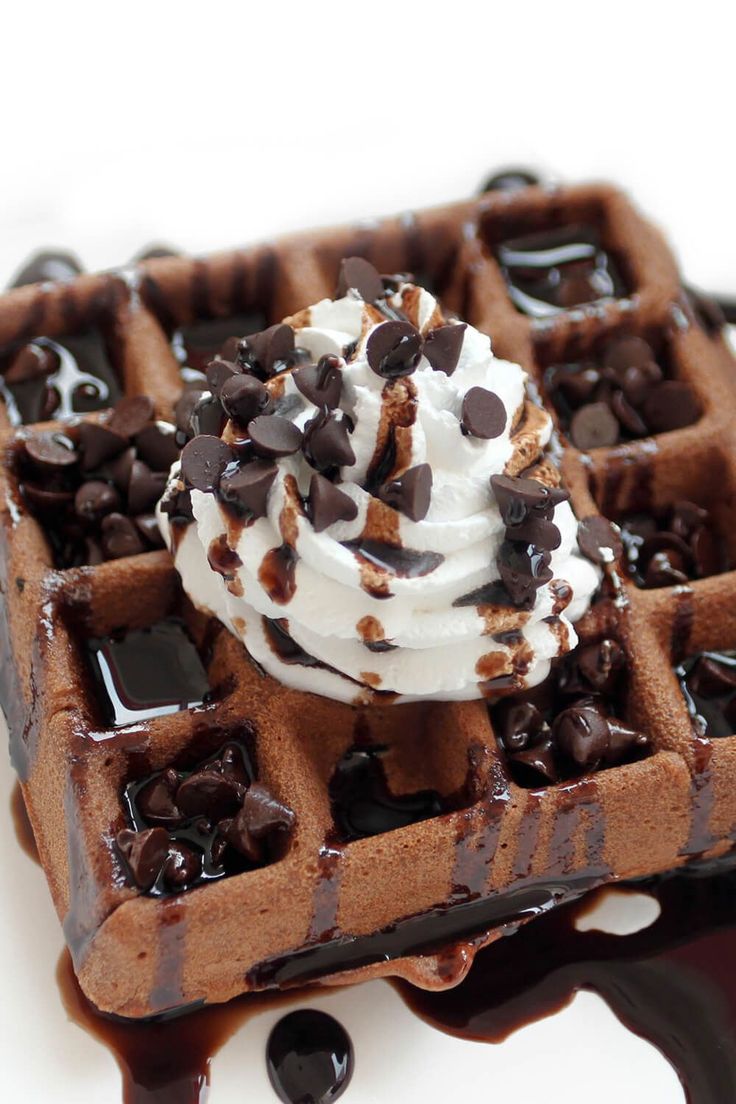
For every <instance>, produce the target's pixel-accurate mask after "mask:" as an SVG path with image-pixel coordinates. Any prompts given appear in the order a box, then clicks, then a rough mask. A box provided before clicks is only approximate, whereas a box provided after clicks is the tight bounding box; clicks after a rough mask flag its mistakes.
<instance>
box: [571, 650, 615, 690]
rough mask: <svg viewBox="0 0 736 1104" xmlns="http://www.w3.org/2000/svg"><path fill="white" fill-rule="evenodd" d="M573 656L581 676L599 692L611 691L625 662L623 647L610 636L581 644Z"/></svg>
mask: <svg viewBox="0 0 736 1104" xmlns="http://www.w3.org/2000/svg"><path fill="white" fill-rule="evenodd" d="M574 658H575V663H576V664H577V667H578V670H579V671H580V673H581V675H582V676H583V678H584V679H585V680H586V682H587V683H588V684H589V685H590V686H591V687H592V689H593V690H596V691H598V693H600V694H610V693H612V692H613V690H614V689H615V687H616V684H617V682H618V680H619V677H620V675H621V672H622V670H623V668H624V666H625V664H626V655H625V653H624V650H623V648H622V647H621V645H620V644H619V643H617V641H615V640H611V639H610V638H606V639H604V640H599V641H597V643H594V644H583V645H581V646H580V647H579V648H578V649H577V650H576V651H575V653H574Z"/></svg>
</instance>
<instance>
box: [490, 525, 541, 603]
mask: <svg viewBox="0 0 736 1104" xmlns="http://www.w3.org/2000/svg"><path fill="white" fill-rule="evenodd" d="M549 562H550V554H549V552H544V551H541V550H540V549H537V548H535V547H534V545H527V544H523V543H521V542H518V541H513V540H505V541H504V542H503V544H502V545H501V548H500V549H499V553H498V570H499V573H500V575H501V579H502V581H503V584H504V586H505V587H506V589H507V590H508V592H509V595H510V597H511V601H512V602H513V603H514V605H515V606H518V607H519V609H532V608H533V606H534V602H535V600H536V592H537V590H538V589H539V588H540V587H541V586H544V585H545V584H546V583H548V582H549V581H550V579H551V578H552V571H551V570H550V567H549Z"/></svg>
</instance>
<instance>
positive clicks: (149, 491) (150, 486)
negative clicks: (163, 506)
mask: <svg viewBox="0 0 736 1104" xmlns="http://www.w3.org/2000/svg"><path fill="white" fill-rule="evenodd" d="M166 480H167V475H166V472H152V471H151V469H150V468H149V466H148V464H144V463H143V461H142V460H134V461H133V463H132V465H131V468H130V482H129V483H128V510H129V512H130V513H131V514H143V513H145V511H146V510H149V509H150V508H151V507H152V506H154V505H155V504H156V503H157V502H158V500H159V499H160V498H161V495H162V494H163V493H164V490H165V488H166Z"/></svg>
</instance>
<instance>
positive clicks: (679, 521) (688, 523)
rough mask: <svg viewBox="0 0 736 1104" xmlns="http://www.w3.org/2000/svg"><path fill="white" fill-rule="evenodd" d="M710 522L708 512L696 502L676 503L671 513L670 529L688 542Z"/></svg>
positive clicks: (683, 501) (684, 501)
mask: <svg viewBox="0 0 736 1104" xmlns="http://www.w3.org/2000/svg"><path fill="white" fill-rule="evenodd" d="M707 521H708V511H707V510H704V509H703V507H702V506H698V505H697V504H696V503H695V502H688V501H686V500H684V499H683V500H682V501H680V502H675V503H673V505H672V508H671V511H670V519H669V528H670V529H671V530H672V532H673V533H675V534H676V535H677V536H678V537H682V539H683V540H685V541H687V540H690V538H691V537H692V536H693V534H694V533H695V532H696V531H697V530H698V529H700V528H701V527H702V526H703V525H704V524H705V523H706V522H707Z"/></svg>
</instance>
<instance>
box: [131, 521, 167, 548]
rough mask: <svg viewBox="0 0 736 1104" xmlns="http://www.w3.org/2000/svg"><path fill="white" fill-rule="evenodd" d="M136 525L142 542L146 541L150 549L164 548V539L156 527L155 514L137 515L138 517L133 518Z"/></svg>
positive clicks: (157, 526)
mask: <svg viewBox="0 0 736 1104" xmlns="http://www.w3.org/2000/svg"><path fill="white" fill-rule="evenodd" d="M133 521H134V522H135V524H136V528H137V530H138V532H139V533H140V534H141V536H142V537H143V539H144V540H147V541H148V543H149V544H150V545H151V547H152V548H165V547H166V544H165V542H164V538H163V537H162V536H161V530H160V529H159V525H158V518H157V517H156V515H155V514H139V515H138V517H136V518H133Z"/></svg>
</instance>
